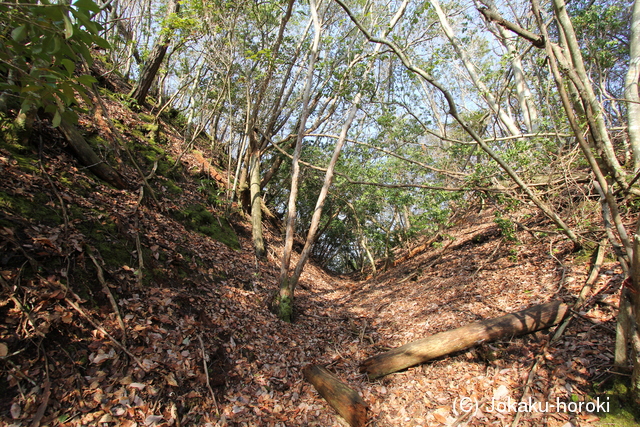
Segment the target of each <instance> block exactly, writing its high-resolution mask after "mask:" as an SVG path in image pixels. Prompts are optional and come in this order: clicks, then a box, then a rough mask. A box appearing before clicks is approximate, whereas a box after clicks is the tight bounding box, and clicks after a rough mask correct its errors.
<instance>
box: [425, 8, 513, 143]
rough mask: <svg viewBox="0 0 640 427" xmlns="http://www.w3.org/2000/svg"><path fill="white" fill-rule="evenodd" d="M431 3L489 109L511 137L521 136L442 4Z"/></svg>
mask: <svg viewBox="0 0 640 427" xmlns="http://www.w3.org/2000/svg"><path fill="white" fill-rule="evenodd" d="M430 1H431V4H432V5H433V7H434V8H435V10H436V14H437V15H438V19H439V20H440V25H441V26H442V30H443V31H444V33H445V35H446V36H447V38H448V39H449V42H450V43H451V45H452V46H453V48H454V49H455V51H456V53H457V54H458V56H459V57H460V60H461V61H462V64H463V65H464V67H465V69H466V70H467V72H468V73H469V77H471V80H472V81H473V84H474V85H475V86H476V88H478V90H479V91H480V93H481V94H482V96H483V97H484V98H485V99H486V101H487V104H489V107H490V108H491V110H492V111H493V112H494V114H497V115H498V117H499V118H500V121H501V122H502V123H503V124H504V125H505V127H506V128H507V129H508V130H509V133H511V135H519V134H520V129H518V126H516V123H515V121H514V120H513V118H512V117H511V116H510V115H509V114H507V111H506V110H505V109H504V108H502V107H501V106H500V105H499V104H498V101H497V100H496V98H495V96H494V95H493V93H492V92H491V91H490V90H489V88H488V87H487V85H486V84H485V83H484V82H483V81H482V79H481V78H480V76H479V75H478V73H477V72H476V67H475V66H474V64H473V63H472V62H471V59H470V58H469V56H468V55H467V53H466V52H465V50H464V49H463V48H462V46H461V45H460V42H459V41H458V39H457V38H456V36H455V34H454V32H453V29H452V28H451V26H450V25H449V21H448V19H447V15H445V13H444V11H443V10H442V8H441V7H440V3H439V2H438V0H430Z"/></svg>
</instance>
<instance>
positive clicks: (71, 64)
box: [60, 58, 76, 76]
mask: <svg viewBox="0 0 640 427" xmlns="http://www.w3.org/2000/svg"><path fill="white" fill-rule="evenodd" d="M60 62H62V65H63V66H64V68H66V70H67V73H69V76H72V75H73V72H74V71H75V69H76V64H74V62H73V61H71V60H70V59H67V58H64V59H62V60H61V61H60Z"/></svg>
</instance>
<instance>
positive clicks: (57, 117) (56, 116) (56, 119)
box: [51, 110, 62, 128]
mask: <svg viewBox="0 0 640 427" xmlns="http://www.w3.org/2000/svg"><path fill="white" fill-rule="evenodd" d="M61 121H62V116H61V115H60V111H59V110H56V113H55V114H54V115H53V120H51V124H52V125H53V127H54V128H57V127H58V126H60V122H61Z"/></svg>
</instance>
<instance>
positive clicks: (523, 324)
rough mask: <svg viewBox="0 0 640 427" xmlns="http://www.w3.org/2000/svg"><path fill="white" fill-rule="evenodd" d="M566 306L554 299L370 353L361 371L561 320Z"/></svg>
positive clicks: (386, 370) (390, 367)
mask: <svg viewBox="0 0 640 427" xmlns="http://www.w3.org/2000/svg"><path fill="white" fill-rule="evenodd" d="M568 310H569V308H568V306H567V305H566V304H563V303H561V302H560V301H554V302H550V303H546V304H542V305H535V306H533V307H529V308H527V309H525V310H522V311H518V312H516V313H510V314H506V315H504V316H501V317H496V318H493V319H487V320H483V321H481V322H475V323H470V324H468V325H465V326H461V327H459V328H457V329H452V330H450V331H446V332H440V333H438V334H435V335H432V336H430V337H427V338H423V339H420V340H417V341H413V342H410V343H408V344H405V345H403V346H402V347H398V348H395V349H393V350H390V351H387V352H386V353H381V354H378V355H375V356H373V357H370V358H368V359H366V360H365V361H364V362H362V364H361V365H360V372H363V373H366V374H367V375H368V376H369V378H379V377H382V376H384V375H387V374H391V373H393V372H397V371H400V370H402V369H406V368H409V367H411V366H414V365H417V364H419V363H424V362H426V361H428V360H431V359H435V358H436V357H440V356H444V355H446V354H450V353H453V352H456V351H460V350H464V349H467V348H469V347H472V346H474V345H476V344H479V343H481V342H491V341H495V340H497V339H500V338H506V337H512V336H517V335H524V334H529V333H531V332H535V331H539V330H540V329H545V328H548V327H551V326H554V325H556V324H558V323H560V322H561V321H562V320H563V319H564V317H565V316H566V315H567V312H568Z"/></svg>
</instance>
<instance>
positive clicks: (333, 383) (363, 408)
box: [302, 365, 367, 427]
mask: <svg viewBox="0 0 640 427" xmlns="http://www.w3.org/2000/svg"><path fill="white" fill-rule="evenodd" d="M302 373H303V374H304V377H305V379H306V380H307V381H309V382H310V383H311V384H313V386H314V387H315V388H316V390H317V391H318V393H320V395H321V396H322V397H323V398H324V399H325V400H326V401H327V402H328V403H329V405H331V407H332V408H333V409H335V410H336V412H337V413H338V414H339V415H340V416H341V417H342V418H344V420H345V421H346V422H347V423H348V424H349V425H350V426H351V427H364V426H365V424H366V423H367V404H366V403H365V402H364V401H363V400H362V398H361V397H360V395H359V394H358V392H357V391H355V390H354V389H352V388H351V387H349V386H348V385H346V384H345V383H343V382H342V381H340V379H339V378H338V377H336V376H335V375H333V374H332V373H331V372H329V371H328V370H327V369H326V368H324V367H322V366H318V365H308V366H306V367H305V368H304V369H303V370H302Z"/></svg>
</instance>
